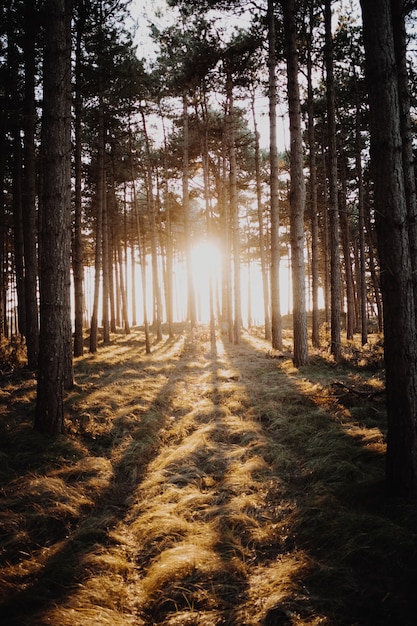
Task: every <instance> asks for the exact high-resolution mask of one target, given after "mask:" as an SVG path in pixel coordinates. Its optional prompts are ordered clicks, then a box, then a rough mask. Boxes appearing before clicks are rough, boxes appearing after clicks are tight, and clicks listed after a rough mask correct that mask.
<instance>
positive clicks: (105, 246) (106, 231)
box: [100, 150, 113, 344]
mask: <svg viewBox="0 0 417 626" xmlns="http://www.w3.org/2000/svg"><path fill="white" fill-rule="evenodd" d="M103 153H104V150H103ZM100 167H103V168H104V171H103V181H104V190H103V206H102V212H103V237H102V240H101V245H102V253H101V254H102V259H103V302H102V306H103V343H105V344H107V343H110V314H109V305H110V275H111V273H112V271H113V268H112V265H113V264H112V253H111V250H110V248H111V237H110V224H109V206H108V194H107V172H106V165H105V159H103V163H101V164H100Z"/></svg>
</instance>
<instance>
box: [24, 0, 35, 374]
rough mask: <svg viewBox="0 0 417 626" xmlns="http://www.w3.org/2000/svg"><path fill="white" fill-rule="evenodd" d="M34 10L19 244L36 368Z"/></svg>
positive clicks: (30, 8)
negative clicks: (23, 267)
mask: <svg viewBox="0 0 417 626" xmlns="http://www.w3.org/2000/svg"><path fill="white" fill-rule="evenodd" d="M36 19H37V16H36V11H35V7H34V5H33V4H32V3H26V5H25V40H24V64H25V96H24V103H23V126H24V170H23V197H22V200H23V212H22V213H23V242H24V250H25V311H26V324H25V326H26V348H27V359H28V366H29V368H30V369H32V370H35V369H37V367H38V353H39V320H38V296H37V291H38V285H37V277H38V258H37V246H36V244H37V236H38V233H37V215H36V204H35V199H36V189H35V182H36V158H35V126H36V114H35V72H36V67H35V63H36V56H35V34H36Z"/></svg>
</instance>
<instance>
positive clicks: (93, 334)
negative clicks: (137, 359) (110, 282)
mask: <svg viewBox="0 0 417 626" xmlns="http://www.w3.org/2000/svg"><path fill="white" fill-rule="evenodd" d="M97 170H98V173H97V191H96V198H95V203H96V232H95V240H96V247H95V260H94V296H93V311H92V315H91V325H90V352H97V345H98V305H99V295H100V274H101V266H102V238H103V204H104V194H105V169H104V103H103V98H102V96H99V104H98V149H97Z"/></svg>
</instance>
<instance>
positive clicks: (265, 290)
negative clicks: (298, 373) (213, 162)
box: [251, 94, 272, 341]
mask: <svg viewBox="0 0 417 626" xmlns="http://www.w3.org/2000/svg"><path fill="white" fill-rule="evenodd" d="M251 110H252V119H253V128H254V133H255V177H256V206H257V211H258V227H259V254H260V260H261V274H262V289H263V296H264V336H265V340H266V341H271V339H272V334H271V316H270V302H269V285H268V268H267V259H266V251H265V232H264V215H263V206H262V185H261V167H260V156H259V152H260V147H259V132H258V124H257V120H256V112H255V94H253V95H252V99H251Z"/></svg>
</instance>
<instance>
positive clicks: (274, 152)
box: [268, 0, 282, 350]
mask: <svg viewBox="0 0 417 626" xmlns="http://www.w3.org/2000/svg"><path fill="white" fill-rule="evenodd" d="M274 5H275V3H274V0H268V76H269V79H268V100H269V161H270V180H269V187H270V202H271V333H272V347H273V348H274V349H275V350H282V319H281V303H280V285H279V266H280V257H281V255H280V236H279V200H278V149H277V78H276V64H277V62H276V33H275V12H274Z"/></svg>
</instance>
